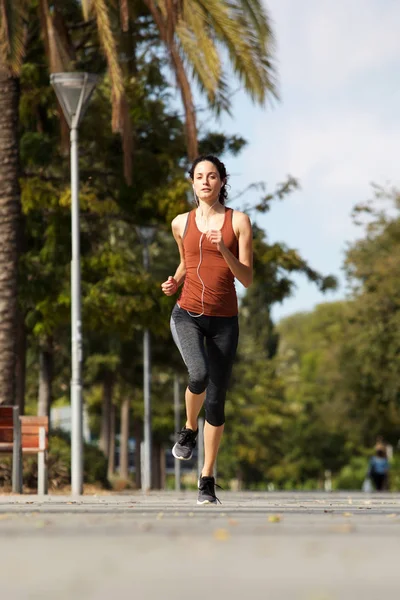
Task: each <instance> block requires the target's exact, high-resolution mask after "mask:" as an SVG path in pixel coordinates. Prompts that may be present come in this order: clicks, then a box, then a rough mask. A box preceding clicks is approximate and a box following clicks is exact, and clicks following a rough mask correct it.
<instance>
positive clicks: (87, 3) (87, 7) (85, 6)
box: [81, 0, 93, 21]
mask: <svg viewBox="0 0 400 600" xmlns="http://www.w3.org/2000/svg"><path fill="white" fill-rule="evenodd" d="M81 2H82V13H83V18H84V19H85V21H88V20H89V19H90V15H91V12H92V7H93V0H81Z"/></svg>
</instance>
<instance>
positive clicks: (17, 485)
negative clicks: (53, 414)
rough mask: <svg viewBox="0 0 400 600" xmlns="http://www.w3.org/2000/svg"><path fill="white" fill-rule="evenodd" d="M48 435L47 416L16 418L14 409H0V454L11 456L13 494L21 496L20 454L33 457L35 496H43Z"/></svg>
mask: <svg viewBox="0 0 400 600" xmlns="http://www.w3.org/2000/svg"><path fill="white" fill-rule="evenodd" d="M48 432H49V419H48V417H30V416H22V417H20V416H19V413H18V408H17V407H14V406H0V452H3V453H7V454H10V453H12V454H13V475H12V489H13V492H15V493H19V494H21V493H22V454H37V455H38V494H47V488H48V478H47V450H48Z"/></svg>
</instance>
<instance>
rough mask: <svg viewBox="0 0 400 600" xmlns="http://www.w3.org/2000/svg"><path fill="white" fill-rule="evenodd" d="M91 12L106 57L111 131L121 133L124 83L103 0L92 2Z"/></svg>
mask: <svg viewBox="0 0 400 600" xmlns="http://www.w3.org/2000/svg"><path fill="white" fill-rule="evenodd" d="M92 4H93V10H94V13H95V15H96V21H97V28H98V33H99V38H100V42H101V45H102V46H103V50H104V54H105V55H106V59H107V65H108V72H109V75H110V80H111V87H112V112H113V114H112V129H113V131H114V132H115V131H121V129H122V122H121V96H122V95H123V94H124V82H123V75H122V70H121V67H120V64H119V62H118V50H117V45H116V42H115V38H114V35H113V31H112V27H111V21H110V16H109V13H108V8H107V4H106V2H105V0H92Z"/></svg>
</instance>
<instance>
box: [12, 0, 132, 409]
mask: <svg viewBox="0 0 400 600" xmlns="http://www.w3.org/2000/svg"><path fill="white" fill-rule="evenodd" d="M81 4H82V10H83V12H84V14H85V15H87V14H88V11H89V8H92V9H93V10H94V11H95V22H96V25H97V29H98V36H99V39H100V42H101V45H102V48H103V52H104V54H105V56H106V59H107V65H108V71H109V76H110V79H111V87H112V104H113V115H112V125H113V130H114V131H119V132H120V133H121V134H122V138H123V146H124V154H125V157H126V160H125V178H126V179H127V181H128V183H129V181H130V173H131V163H130V160H129V158H130V155H131V133H130V127H129V119H128V105H127V101H126V96H125V92H124V80H123V74H122V70H121V67H120V65H119V63H118V52H117V45H116V41H115V38H114V35H113V32H112V27H111V19H110V15H109V8H108V6H107V2H106V0H82V3H81V2H80V1H79V2H78V5H81ZM62 6H63V0H39V2H38V10H39V14H40V22H41V28H42V31H41V33H42V35H43V39H44V45H45V49H46V54H47V57H48V62H49V67H50V71H51V72H57V71H65V70H71V69H73V68H74V60H75V49H74V47H73V45H72V43H71V40H70V39H69V36H68V30H67V27H66V24H65V22H64V19H63V11H62ZM31 8H32V2H31V1H30V0H0V273H1V275H0V404H13V403H14V399H15V375H14V374H15V362H16V346H15V345H16V339H17V335H16V327H17V267H18V242H19V236H20V229H21V228H20V214H21V204H20V189H19V183H18V181H19V176H20V172H19V149H18V142H19V140H18V110H19V76H20V72H21V67H22V63H23V57H24V54H25V49H26V43H27V41H28V39H27V37H28V36H27V19H28V10H29V9H31ZM120 8H121V17H124V19H125V21H124V23H125V22H126V15H127V12H126V8H127V4H126V0H120ZM59 113H60V119H61V121H62V120H63V118H64V117H63V115H62V111H61V109H60V111H59Z"/></svg>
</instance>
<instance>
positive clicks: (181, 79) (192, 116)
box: [170, 44, 199, 161]
mask: <svg viewBox="0 0 400 600" xmlns="http://www.w3.org/2000/svg"><path fill="white" fill-rule="evenodd" d="M170 55H171V60H172V65H173V68H174V71H175V75H176V80H177V82H178V87H179V89H180V92H181V96H182V102H183V107H184V109H185V132H186V146H187V153H188V157H189V160H191V161H193V160H194V159H195V158H196V157H197V156H198V154H199V145H198V141H197V125H196V110H195V107H194V104H193V95H192V90H191V88H190V83H189V79H188V78H187V75H186V71H185V66H184V64H183V61H182V58H181V56H180V54H179V52H178V49H177V48H176V46H175V44H172V45H171V47H170Z"/></svg>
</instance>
